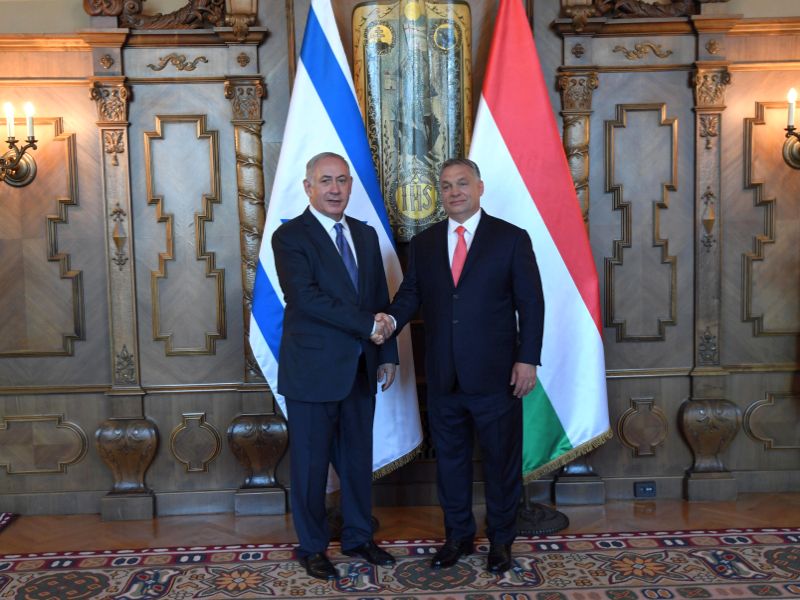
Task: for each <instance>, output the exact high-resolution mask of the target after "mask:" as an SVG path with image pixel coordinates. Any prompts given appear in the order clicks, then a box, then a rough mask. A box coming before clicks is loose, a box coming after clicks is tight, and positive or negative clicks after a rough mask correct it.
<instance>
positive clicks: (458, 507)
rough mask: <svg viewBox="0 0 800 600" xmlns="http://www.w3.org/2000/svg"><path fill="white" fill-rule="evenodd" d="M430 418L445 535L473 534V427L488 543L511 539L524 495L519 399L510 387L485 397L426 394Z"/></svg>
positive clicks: (462, 536) (460, 538)
mask: <svg viewBox="0 0 800 600" xmlns="http://www.w3.org/2000/svg"><path fill="white" fill-rule="evenodd" d="M428 417H429V425H430V431H431V438H432V440H433V445H434V447H435V448H436V473H437V474H436V483H437V489H438V493H439V503H440V504H441V506H442V510H443V511H444V525H445V533H446V535H447V538H448V539H453V540H457V541H466V540H472V539H473V538H474V537H475V531H476V528H475V517H474V515H473V514H472V453H473V438H474V433H473V431H477V434H478V443H479V445H480V448H481V453H482V454H483V471H484V481H485V482H486V483H485V490H486V518H487V536H488V538H489V541H490V542H492V543H496V544H510V543H512V542H513V541H514V537H515V536H516V516H517V509H518V505H519V500H520V497H521V495H522V401H521V400H520V399H518V398H514V397H513V396H512V395H511V393H510V391H508V392H503V393H499V394H492V395H488V396H487V395H471V394H466V393H464V392H462V391H460V390H456V391H454V392H452V393H450V394H442V395H438V394H429V395H428Z"/></svg>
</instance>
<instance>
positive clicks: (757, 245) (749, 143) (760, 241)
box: [741, 102, 800, 337]
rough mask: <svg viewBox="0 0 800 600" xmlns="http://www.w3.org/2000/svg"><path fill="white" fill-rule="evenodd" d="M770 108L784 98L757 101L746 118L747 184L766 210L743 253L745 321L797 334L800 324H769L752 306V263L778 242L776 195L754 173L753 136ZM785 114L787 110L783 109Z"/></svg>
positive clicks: (760, 330)
mask: <svg viewBox="0 0 800 600" xmlns="http://www.w3.org/2000/svg"><path fill="white" fill-rule="evenodd" d="M769 109H779V110H782V111H785V110H786V103H785V102H756V115H755V117H747V118H745V119H744V155H743V157H742V158H743V166H744V188H745V189H746V190H752V191H753V203H754V206H756V207H757V208H761V209H762V210H763V215H764V226H763V229H762V231H760V232H758V233H756V234H755V235H754V236H753V251H752V252H745V253H743V254H742V284H741V285H742V321H743V322H746V323H752V324H753V335H754V336H756V337H761V336H796V335H800V325H798V326H796V327H787V328H771V329H770V328H768V327H767V326H766V325H765V324H764V314H763V313H762V314H755V310H754V308H753V293H754V291H755V290H754V284H753V264H754V263H756V262H762V261H764V260H766V256H765V253H764V248H765V246H767V245H768V244H774V243H775V230H776V221H777V215H776V210H775V209H776V204H775V198H765V197H764V196H765V194H764V182H763V181H761V180H757V179H756V178H755V175H754V173H753V168H754V165H755V163H756V159H755V145H754V141H753V136H754V134H755V131H754V129H755V127H756V126H757V125H766V119H765V114H766V111H767V110H769ZM784 114H785V113H784Z"/></svg>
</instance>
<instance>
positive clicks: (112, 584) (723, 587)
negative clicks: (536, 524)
mask: <svg viewBox="0 0 800 600" xmlns="http://www.w3.org/2000/svg"><path fill="white" fill-rule="evenodd" d="M380 543H381V544H382V545H384V546H385V547H386V548H387V549H388V550H389V551H390V552H391V553H392V554H393V555H394V556H395V557H396V558H397V564H396V565H395V566H394V567H388V568H387V567H375V566H373V565H370V564H367V563H364V562H363V561H360V560H354V559H352V558H349V557H346V556H344V555H342V553H341V551H340V549H339V547H338V546H333V547H332V548H331V549H330V552H329V556H330V557H331V559H332V560H333V562H334V564H335V566H336V569H337V571H338V572H339V578H338V580H336V581H332V582H325V581H319V580H316V579H311V578H309V577H308V576H307V575H306V574H305V571H304V570H303V569H302V568H301V567H300V566H299V565H298V564H297V562H296V561H294V560H293V555H292V545H291V544H248V545H240V546H203V547H185V548H149V549H146V550H107V551H97V552H63V553H39V554H24V555H4V556H0V598H15V599H23V598H25V599H27V598H35V599H37V600H49V599H53V600H55V599H58V600H62V599H65V598H70V599H72V600H88V599H97V600H99V599H112V598H113V599H115V600H144V599H147V600H156V599H160V598H168V599H170V600H189V599H193V598H207V599H228V598H239V599H264V598H271V599H275V600H288V599H292V600H298V599H304V598H332V597H335V598H346V599H350V600H355V599H359V600H367V599H368V600H376V599H391V600H415V599H419V600H459V599H461V600H661V599H669V600H671V599H676V600H682V599H704V598H711V599H714V598H731V599H736V600H746V599H754V598H799V597H800V529H794V528H775V529H727V530H719V531H672V532H666V531H661V532H650V533H607V534H584V535H577V534H575V535H550V536H540V537H530V538H521V539H518V540H517V542H516V543H515V544H514V547H513V554H514V568H513V569H512V570H511V571H509V572H507V573H505V574H503V575H493V574H491V573H488V572H487V571H486V570H485V564H486V552H487V551H488V544H487V542H486V540H479V543H478V544H477V547H476V549H477V552H476V553H475V554H473V555H471V556H469V557H466V558H464V559H462V560H461V561H459V562H458V564H456V565H455V566H453V567H451V568H449V569H441V570H438V571H433V570H431V569H430V568H429V566H428V563H429V561H430V557H431V556H432V554H433V553H434V552H435V551H436V547H437V546H438V545H439V544H440V543H441V541H440V540H398V541H393V542H380Z"/></svg>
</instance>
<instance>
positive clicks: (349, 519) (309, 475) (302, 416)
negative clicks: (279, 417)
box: [286, 372, 375, 557]
mask: <svg viewBox="0 0 800 600" xmlns="http://www.w3.org/2000/svg"><path fill="white" fill-rule="evenodd" d="M286 408H287V412H288V415H287V416H288V421H289V450H290V452H291V469H290V472H291V483H292V489H291V501H292V518H293V520H294V527H295V531H296V533H297V538H298V540H299V542H300V545H299V547H298V548H297V556H298V557H303V556H308V555H309V554H314V553H316V552H324V551H325V550H326V549H327V547H328V543H329V542H330V530H329V528H328V520H327V515H326V511H325V488H326V483H327V480H328V465H329V464H331V463H332V464H333V466H334V468H335V469H336V473H337V474H338V475H339V481H340V485H341V501H342V504H341V507H342V518H343V521H344V524H343V528H342V548H343V549H345V550H348V549H351V548H354V547H355V546H359V545H361V544H363V543H365V542H367V541H369V540H371V539H372V525H371V517H372V418H373V415H374V413H375V397H374V396H373V395H372V394H371V393H370V392H369V386H368V385H367V378H366V375H365V374H363V373H360V372H359V374H358V375H357V376H356V382H355V384H354V385H353V389H352V390H351V392H350V394H349V395H348V396H347V397H346V398H345V399H344V400H342V401H340V402H299V401H296V400H291V399H289V398H287V399H286Z"/></svg>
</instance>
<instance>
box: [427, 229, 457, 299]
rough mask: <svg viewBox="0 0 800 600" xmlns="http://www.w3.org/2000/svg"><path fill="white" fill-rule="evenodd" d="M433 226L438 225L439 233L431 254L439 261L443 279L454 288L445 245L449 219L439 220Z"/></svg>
mask: <svg viewBox="0 0 800 600" xmlns="http://www.w3.org/2000/svg"><path fill="white" fill-rule="evenodd" d="M434 227H439V228H440V229H441V233H439V234H438V235H437V236H436V238H435V244H436V248H435V249H434V253H433V255H432V256H438V257H439V258H436V259H435V260H436V261H438V262H439V264H440V265H441V268H442V269H443V270H444V273H445V279H447V281H449V282H450V288H451V289H453V288H455V287H456V286H455V284H454V283H453V270H452V269H451V268H450V250H449V248H448V247H447V241H448V240H447V238H448V236H449V235H450V221H449V220H448V219H445V220H444V221H440V222H439V223H437V224H436V225H434Z"/></svg>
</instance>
